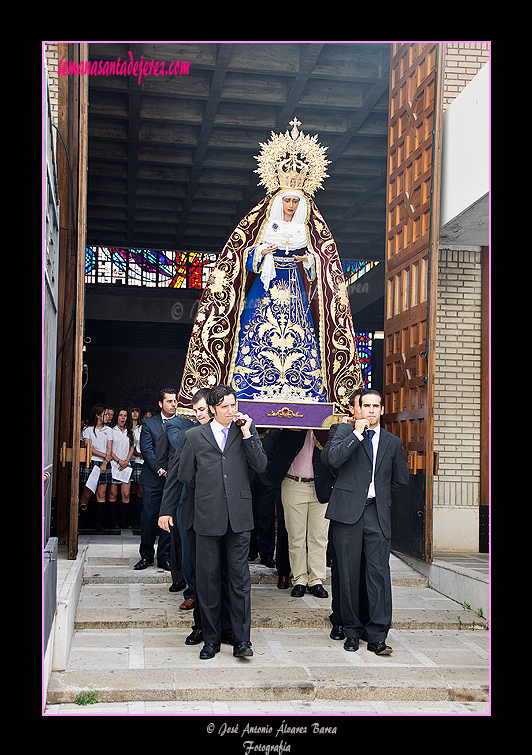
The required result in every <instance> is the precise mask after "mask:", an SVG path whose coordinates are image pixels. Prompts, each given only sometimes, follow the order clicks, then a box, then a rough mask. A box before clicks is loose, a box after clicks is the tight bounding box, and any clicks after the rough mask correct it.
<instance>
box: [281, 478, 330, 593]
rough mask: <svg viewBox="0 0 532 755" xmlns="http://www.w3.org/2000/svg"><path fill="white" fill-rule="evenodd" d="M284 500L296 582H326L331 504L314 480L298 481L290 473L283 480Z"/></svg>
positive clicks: (292, 567) (293, 576)
mask: <svg viewBox="0 0 532 755" xmlns="http://www.w3.org/2000/svg"><path fill="white" fill-rule="evenodd" d="M281 500H282V504H283V509H284V521H285V525H286V531H287V532H288V552H289V556H290V567H291V569H292V582H293V584H294V585H308V586H309V587H312V585H317V584H323V583H324V582H325V577H326V574H327V536H328V532H329V520H328V519H325V511H326V510H327V504H326V503H320V502H319V501H318V499H317V497H316V489H315V487H314V483H313V482H298V481H297V480H291V479H290V478H289V477H285V478H284V480H283V482H282V483H281Z"/></svg>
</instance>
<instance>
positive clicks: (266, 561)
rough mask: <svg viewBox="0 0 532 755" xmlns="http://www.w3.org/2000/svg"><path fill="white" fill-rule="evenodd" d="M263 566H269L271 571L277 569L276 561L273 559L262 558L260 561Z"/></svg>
mask: <svg viewBox="0 0 532 755" xmlns="http://www.w3.org/2000/svg"><path fill="white" fill-rule="evenodd" d="M260 562H261V564H262V565H263V566H268V567H269V568H270V569H275V561H274V560H273V558H261V560H260Z"/></svg>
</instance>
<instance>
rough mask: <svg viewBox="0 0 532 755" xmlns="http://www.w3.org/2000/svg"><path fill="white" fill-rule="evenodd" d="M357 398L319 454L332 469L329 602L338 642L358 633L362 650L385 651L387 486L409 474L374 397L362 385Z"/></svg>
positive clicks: (388, 616) (349, 642) (351, 644)
mask: <svg viewBox="0 0 532 755" xmlns="http://www.w3.org/2000/svg"><path fill="white" fill-rule="evenodd" d="M353 399H354V397H352V399H351V400H352V401H353ZM357 400H359V402H360V415H361V416H360V418H358V419H355V424H354V427H353V425H351V424H349V423H347V422H346V423H342V424H340V425H339V426H338V428H337V429H336V431H335V433H334V437H333V438H332V439H331V442H330V445H329V447H328V450H327V453H326V461H327V462H328V463H329V464H330V465H331V466H332V467H334V468H336V469H337V478H336V481H335V484H334V489H333V492H332V495H331V499H330V502H329V505H328V507H327V512H326V517H327V518H328V519H330V529H331V541H332V548H333V551H334V560H335V564H336V567H337V569H338V572H337V586H338V595H336V596H335V602H336V606H337V610H338V612H339V613H340V615H341V621H342V624H343V631H344V633H345V636H346V640H345V643H344V648H345V649H346V650H350V651H354V650H358V645H359V639H360V637H366V639H367V643H368V645H367V647H368V650H371V651H373V652H374V653H376V654H377V655H388V654H389V653H391V652H392V648H391V647H389V646H388V645H387V644H386V637H387V635H388V631H389V629H390V626H391V621H392V588H391V578H390V542H391V541H390V538H391V517H390V506H391V499H392V490H393V489H394V488H395V487H401V486H406V485H408V479H409V475H408V467H407V464H406V459H405V454H404V451H403V447H402V444H401V441H400V440H399V438H397V437H396V436H395V435H393V434H392V433H389V432H387V431H386V430H384V429H383V428H381V427H380V418H381V416H382V414H383V412H384V407H383V405H382V397H381V395H380V394H379V393H378V392H377V391H374V390H372V389H369V388H368V389H366V390H364V391H362V393H361V394H360V395H359V396H357ZM363 553H364V554H365V559H366V563H365V569H364V571H365V579H366V586H367V594H368V603H369V619H368V621H367V623H366V624H365V625H364V624H363V623H362V621H361V618H360V605H359V599H360V589H359V582H360V578H361V562H362V554H363ZM362 578H364V575H363V576H362Z"/></svg>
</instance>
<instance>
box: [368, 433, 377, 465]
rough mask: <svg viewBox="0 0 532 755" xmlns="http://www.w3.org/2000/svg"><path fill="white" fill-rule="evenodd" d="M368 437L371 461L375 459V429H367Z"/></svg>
mask: <svg viewBox="0 0 532 755" xmlns="http://www.w3.org/2000/svg"><path fill="white" fill-rule="evenodd" d="M367 433H368V438H369V452H370V454H371V461H373V436H374V435H375V430H367Z"/></svg>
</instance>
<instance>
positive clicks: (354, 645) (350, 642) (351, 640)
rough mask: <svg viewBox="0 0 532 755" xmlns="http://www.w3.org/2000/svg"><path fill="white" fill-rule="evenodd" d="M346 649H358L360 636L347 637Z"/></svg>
mask: <svg viewBox="0 0 532 755" xmlns="http://www.w3.org/2000/svg"><path fill="white" fill-rule="evenodd" d="M344 650H351V651H353V650H358V637H346V639H345V642H344Z"/></svg>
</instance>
